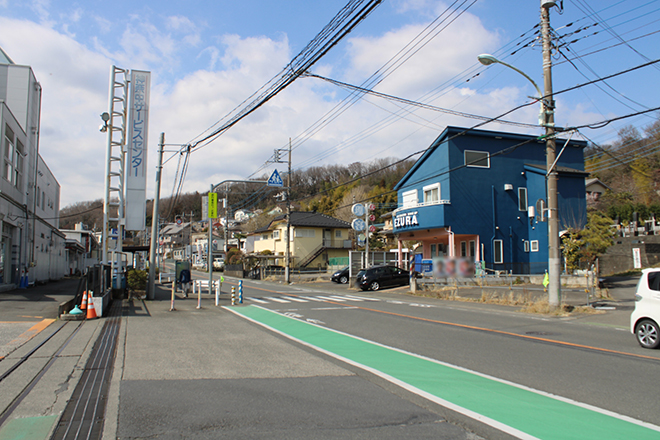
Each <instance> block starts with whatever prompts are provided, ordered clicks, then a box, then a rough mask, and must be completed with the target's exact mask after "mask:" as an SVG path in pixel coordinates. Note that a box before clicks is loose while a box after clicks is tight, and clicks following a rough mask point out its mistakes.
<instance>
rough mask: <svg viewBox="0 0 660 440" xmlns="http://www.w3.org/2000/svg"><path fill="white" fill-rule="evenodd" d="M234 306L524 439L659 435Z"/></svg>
mask: <svg viewBox="0 0 660 440" xmlns="http://www.w3.org/2000/svg"><path fill="white" fill-rule="evenodd" d="M228 310H230V311H231V312H233V313H235V314H237V315H239V316H242V317H244V318H246V319H248V320H251V321H253V322H255V323H257V324H259V325H261V326H264V327H266V328H268V329H270V330H272V331H274V332H277V333H279V334H281V335H283V336H285V337H288V338H290V339H292V340H295V341H297V342H300V343H302V344H304V345H307V346H309V347H311V348H314V349H316V350H318V351H320V352H323V353H325V354H328V355H330V356H332V357H335V358H337V359H340V360H342V361H344V362H347V363H349V364H352V365H355V366H357V367H360V368H363V369H365V370H367V371H370V372H371V373H373V374H376V375H377V376H380V377H382V378H384V379H386V380H388V381H390V382H392V383H395V384H397V385H399V386H401V387H402V388H404V389H406V390H408V391H411V392H413V393H415V394H418V395H420V396H422V397H425V398H427V399H429V400H430V401H432V402H435V403H437V404H439V405H442V406H444V407H446V408H448V409H450V410H453V411H456V412H457V413H460V414H463V415H465V416H468V417H471V418H473V419H476V420H478V421H480V422H482V423H484V424H486V425H489V426H491V427H494V428H496V429H499V430H501V431H503V432H506V433H508V434H510V435H513V436H515V437H519V438H524V439H572V438H574V439H598V440H607V439H630V438H634V439H657V438H660V427H658V426H655V425H652V424H649V423H646V422H641V421H638V420H635V419H633V418H630V417H627V416H623V415H620V414H616V413H613V412H611V411H607V410H603V409H600V408H597V407H594V406H591V405H587V404H583V403H580V402H576V401H572V400H570V399H565V398H562V397H560V396H554V395H551V394H548V393H544V392H541V391H537V390H533V389H530V388H527V387H524V386H521V385H517V384H514V383H511V382H507V381H503V380H500V379H497V378H494V377H489V376H486V375H483V374H480V373H477V372H474V371H470V370H467V369H463V368H461V367H458V366H454V365H450V364H446V363H443V362H441V361H438V360H435V359H430V358H426V357H424V356H420V355H416V354H413V353H409V352H406V351H403V350H400V349H396V348H393V347H388V346H385V345H382V344H378V343H376V342H373V341H369V340H366V339H362V338H359V337H356V336H352V335H349V334H346V333H342V332H339V331H336V330H332V329H328V328H325V327H321V326H318V325H315V324H311V323H308V322H304V321H300V320H296V319H293V318H290V317H288V316H284V315H281V314H279V313H277V312H273V311H270V310H268V309H264V308H262V307H258V306H253V305H251V306H246V307H232V308H228Z"/></svg>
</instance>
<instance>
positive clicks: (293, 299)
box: [286, 296, 309, 303]
mask: <svg viewBox="0 0 660 440" xmlns="http://www.w3.org/2000/svg"><path fill="white" fill-rule="evenodd" d="M286 299H288V300H290V301H295V302H299V303H306V302H309V301H308V300H306V299H302V298H296V297H295V296H287V297H286Z"/></svg>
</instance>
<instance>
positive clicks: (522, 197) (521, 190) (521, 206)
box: [518, 186, 529, 212]
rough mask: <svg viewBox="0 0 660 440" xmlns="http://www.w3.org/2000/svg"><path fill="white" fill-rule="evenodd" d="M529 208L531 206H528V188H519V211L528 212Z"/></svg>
mask: <svg viewBox="0 0 660 440" xmlns="http://www.w3.org/2000/svg"><path fill="white" fill-rule="evenodd" d="M523 194H524V195H523ZM523 202H524V203H523ZM528 206H529V205H528V204H527V188H525V187H523V186H521V187H520V188H518V211H525V212H526V211H527V207H528Z"/></svg>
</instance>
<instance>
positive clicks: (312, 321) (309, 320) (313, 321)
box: [307, 318, 325, 325]
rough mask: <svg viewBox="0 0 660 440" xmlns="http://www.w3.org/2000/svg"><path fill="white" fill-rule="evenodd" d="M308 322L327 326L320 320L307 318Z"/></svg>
mask: <svg viewBox="0 0 660 440" xmlns="http://www.w3.org/2000/svg"><path fill="white" fill-rule="evenodd" d="M307 322H311V323H312V324H316V325H325V322H323V321H319V320H318V319H312V318H307Z"/></svg>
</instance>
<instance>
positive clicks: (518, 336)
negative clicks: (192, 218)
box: [251, 287, 660, 361]
mask: <svg viewBox="0 0 660 440" xmlns="http://www.w3.org/2000/svg"><path fill="white" fill-rule="evenodd" d="M251 288H253V289H257V290H263V291H266V292H275V291H274V290H269V289H264V288H259V287H251ZM283 295H286V296H296V297H300V295H296V294H293V293H285V294H283ZM303 298H310V299H311V298H314V297H311V296H310V297H306V296H305V297H303ZM324 301H325V302H327V303H329V304H335V305H337V306H342V305H344V304H342V303H341V302H338V301H330V299H329V298H328V299H325V300H324ZM352 308H357V309H361V310H368V311H370V312H375V313H382V314H385V315H392V316H399V317H402V318H408V319H415V320H418V321H425V322H432V323H435V324H442V325H449V326H452V327H460V328H467V329H471V330H478V331H483V332H489V333H497V334H501V335H506V336H513V337H516V338H522V339H528V340H532V341H539V342H548V343H552V344H557V345H563V346H566V347H573V348H581V349H585V350H593V351H599V352H603V353H611V354H618V355H621V356H630V357H635V358H640V359H650V360H654V361H660V359H659V358H657V357H653V356H647V355H643V354H636V353H629V352H626V351H618V350H610V349H608V348H600V347H593V346H591V345H584V344H576V343H573V342H564V341H558V340H556V339H550V338H541V337H538V336H531V335H521V334H519V333H513V332H507V331H503V330H495V329H490V328H485V327H477V326H473V325H466V324H458V323H455V322H448V321H440V320H437V319H429V318H422V317H419V316H413V315H406V314H404V313H395V312H387V311H385V310H378V309H371V308H369V307H360V306H352ZM460 310H465V309H460ZM530 318H531V319H538V320H542V321H546V319H545V318H540V317H530Z"/></svg>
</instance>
